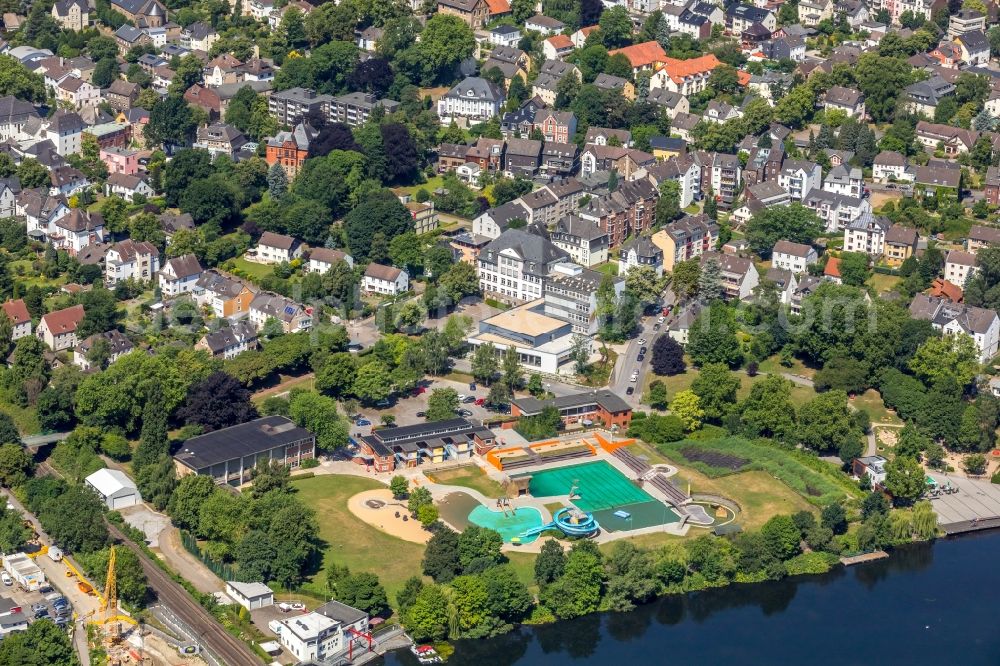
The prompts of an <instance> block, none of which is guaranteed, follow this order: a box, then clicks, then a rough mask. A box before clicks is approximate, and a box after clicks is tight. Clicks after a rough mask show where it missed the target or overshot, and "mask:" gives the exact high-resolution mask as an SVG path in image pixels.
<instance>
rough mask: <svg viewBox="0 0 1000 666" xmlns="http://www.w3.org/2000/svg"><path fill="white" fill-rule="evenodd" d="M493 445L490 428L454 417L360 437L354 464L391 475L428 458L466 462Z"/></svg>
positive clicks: (385, 429) (433, 460)
mask: <svg viewBox="0 0 1000 666" xmlns="http://www.w3.org/2000/svg"><path fill="white" fill-rule="evenodd" d="M493 444H494V435H493V431H491V430H490V429H489V428H487V427H485V426H483V425H482V424H479V423H476V422H474V421H468V420H466V419H463V418H454V419H448V420H445V421H430V422H428V423H418V424H417V425H411V426H402V427H398V428H383V429H381V430H375V431H374V432H372V434H370V435H364V436H362V437H361V438H359V441H358V454H357V455H356V456H355V458H354V461H355V462H356V463H359V464H362V465H366V466H370V467H372V468H373V469H374V470H375V471H376V472H391V471H392V470H394V469H396V467H414V466H416V465H418V464H420V461H421V460H422V459H425V458H426V459H427V460H429V461H430V462H443V461H445V460H464V459H466V458H470V457H472V453H473V451H479V452H485V451H488V450H489V449H491V448H493Z"/></svg>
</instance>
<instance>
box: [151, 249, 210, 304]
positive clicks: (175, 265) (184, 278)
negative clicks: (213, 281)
mask: <svg viewBox="0 0 1000 666" xmlns="http://www.w3.org/2000/svg"><path fill="white" fill-rule="evenodd" d="M201 272H202V269H201V264H200V263H198V257H196V256H194V255H193V254H185V255H182V256H180V257H173V258H171V259H168V260H167V262H166V263H165V264H164V265H163V268H162V269H161V270H160V291H161V292H163V296H164V297H165V298H173V297H174V296H178V295H180V294H187V293H190V292H192V291H194V288H195V285H197V284H198V278H200V277H201Z"/></svg>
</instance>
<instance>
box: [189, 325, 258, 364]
mask: <svg viewBox="0 0 1000 666" xmlns="http://www.w3.org/2000/svg"><path fill="white" fill-rule="evenodd" d="M257 340H258V335H257V327H255V326H254V325H253V323H252V322H250V321H245V320H244V321H237V322H233V323H232V324H231V325H229V326H223V327H221V328H219V329H217V330H214V331H210V332H209V333H206V334H205V335H203V336H202V337H201V339H200V340H198V342H196V343H195V345H194V348H195V350H196V351H207V352H208V353H209V354H211V355H212V356H213V357H214V358H221V359H225V360H229V359H231V358H236V357H237V356H239V355H240V354H242V353H243V352H245V351H248V350H251V349H256V348H257V345H258V342H257Z"/></svg>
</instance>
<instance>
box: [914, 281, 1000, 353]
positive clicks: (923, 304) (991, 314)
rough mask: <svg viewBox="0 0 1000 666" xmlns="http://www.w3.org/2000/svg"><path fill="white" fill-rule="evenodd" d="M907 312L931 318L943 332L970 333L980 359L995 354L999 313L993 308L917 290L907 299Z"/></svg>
mask: <svg viewBox="0 0 1000 666" xmlns="http://www.w3.org/2000/svg"><path fill="white" fill-rule="evenodd" d="M910 316H912V317H913V318H914V319H924V320H927V321H930V322H931V325H932V326H933V327H934V328H935V329H937V330H939V331H941V332H942V333H944V334H945V335H959V334H965V335H968V336H970V337H972V340H973V342H975V343H976V349H978V350H979V362H980V363H986V362H987V361H989V360H990V359H991V358H993V357H994V356H996V353H997V346H998V344H1000V316H998V315H997V313H996V312H995V311H993V310H987V309H985V308H977V307H973V306H971V305H965V304H964V303H952V302H951V301H949V300H946V299H944V298H938V297H936V296H928V295H926V294H917V295H916V296H914V297H913V301H911V302H910Z"/></svg>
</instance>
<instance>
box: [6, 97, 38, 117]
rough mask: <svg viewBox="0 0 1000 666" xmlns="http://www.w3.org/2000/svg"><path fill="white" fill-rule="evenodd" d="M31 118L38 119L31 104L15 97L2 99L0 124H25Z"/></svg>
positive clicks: (36, 112)
mask: <svg viewBox="0 0 1000 666" xmlns="http://www.w3.org/2000/svg"><path fill="white" fill-rule="evenodd" d="M30 117H35V118H37V117H38V111H36V110H35V107H34V105H32V104H31V102H25V101H24V100H20V99H18V98H17V97H14V96H13V95H6V96H4V97H0V122H5V123H8V122H14V123H17V122H21V123H23V122H25V121H26V120H27V119H28V118H30Z"/></svg>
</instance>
